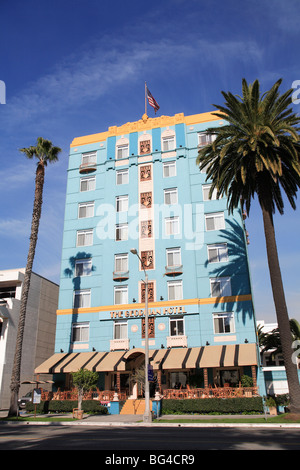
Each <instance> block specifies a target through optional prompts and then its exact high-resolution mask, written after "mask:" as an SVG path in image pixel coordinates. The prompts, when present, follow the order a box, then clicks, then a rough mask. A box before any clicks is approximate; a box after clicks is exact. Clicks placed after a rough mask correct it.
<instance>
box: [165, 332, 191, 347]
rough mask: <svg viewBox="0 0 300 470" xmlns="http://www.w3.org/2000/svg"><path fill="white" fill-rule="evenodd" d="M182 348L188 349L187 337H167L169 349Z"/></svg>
mask: <svg viewBox="0 0 300 470" xmlns="http://www.w3.org/2000/svg"><path fill="white" fill-rule="evenodd" d="M176 347H182V348H187V336H185V335H178V336H167V348H176Z"/></svg>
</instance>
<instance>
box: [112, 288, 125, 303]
mask: <svg viewBox="0 0 300 470" xmlns="http://www.w3.org/2000/svg"><path fill="white" fill-rule="evenodd" d="M117 293H120V294H121V296H120V297H121V298H120V299H119V300H120V302H117V301H116V300H117V298H116V294H117ZM114 304H115V305H124V304H128V286H114Z"/></svg>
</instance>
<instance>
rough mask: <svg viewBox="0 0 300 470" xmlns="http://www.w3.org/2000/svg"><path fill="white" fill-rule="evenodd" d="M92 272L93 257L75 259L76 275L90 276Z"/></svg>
mask: <svg viewBox="0 0 300 470" xmlns="http://www.w3.org/2000/svg"><path fill="white" fill-rule="evenodd" d="M91 274H92V258H84V259H77V260H76V261H75V277H83V276H90V275H91Z"/></svg>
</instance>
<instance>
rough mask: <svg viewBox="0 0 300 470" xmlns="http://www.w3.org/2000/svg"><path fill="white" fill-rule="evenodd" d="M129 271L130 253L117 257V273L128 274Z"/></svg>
mask: <svg viewBox="0 0 300 470" xmlns="http://www.w3.org/2000/svg"><path fill="white" fill-rule="evenodd" d="M127 271H128V253H123V254H118V255H115V272H116V273H126V272H127Z"/></svg>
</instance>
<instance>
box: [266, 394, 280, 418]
mask: <svg viewBox="0 0 300 470" xmlns="http://www.w3.org/2000/svg"><path fill="white" fill-rule="evenodd" d="M266 405H267V407H268V408H269V412H270V415H271V416H277V407H276V402H275V400H274V398H273V397H268V398H267V399H266Z"/></svg>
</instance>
